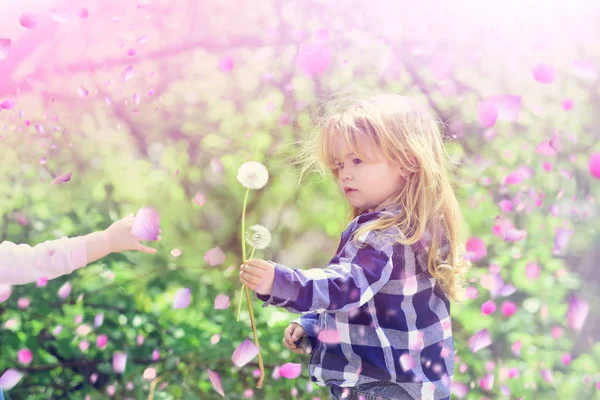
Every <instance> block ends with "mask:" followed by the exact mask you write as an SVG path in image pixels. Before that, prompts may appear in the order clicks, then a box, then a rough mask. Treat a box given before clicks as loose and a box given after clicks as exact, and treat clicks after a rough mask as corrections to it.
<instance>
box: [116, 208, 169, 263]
mask: <svg viewBox="0 0 600 400" xmlns="http://www.w3.org/2000/svg"><path fill="white" fill-rule="evenodd" d="M134 220H135V217H134V216H133V214H131V215H128V216H127V217H125V218H123V219H121V220H119V221H117V222H114V223H113V224H112V225H111V226H109V227H108V228H106V230H105V231H104V235H105V237H106V241H107V243H108V247H109V251H110V253H120V252H122V251H126V250H137V251H141V252H142V253H148V254H154V253H156V249H153V248H152V247H147V246H144V245H143V244H142V243H140V240H141V239H139V238H136V237H135V236H133V234H132V233H131V227H132V226H133V221H134ZM160 232H162V229H161V230H160V231H159V233H160ZM160 240H161V237H160V236H159V237H158V239H157V240H156V241H157V242H158V241H160Z"/></svg>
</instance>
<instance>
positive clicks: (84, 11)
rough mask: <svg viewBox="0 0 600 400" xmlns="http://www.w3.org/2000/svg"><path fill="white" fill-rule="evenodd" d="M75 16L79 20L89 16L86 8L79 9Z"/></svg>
mask: <svg viewBox="0 0 600 400" xmlns="http://www.w3.org/2000/svg"><path fill="white" fill-rule="evenodd" d="M77 15H78V16H79V18H81V19H86V18H87V17H88V16H89V15H90V14H89V12H88V9H87V8H80V9H79V11H78V12H77Z"/></svg>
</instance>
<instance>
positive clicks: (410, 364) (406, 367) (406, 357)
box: [400, 353, 417, 371]
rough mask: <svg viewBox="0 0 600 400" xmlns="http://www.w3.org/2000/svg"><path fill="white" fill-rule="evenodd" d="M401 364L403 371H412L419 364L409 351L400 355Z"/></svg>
mask: <svg viewBox="0 0 600 400" xmlns="http://www.w3.org/2000/svg"><path fill="white" fill-rule="evenodd" d="M400 366H401V367H402V370H403V371H410V370H411V369H413V368H414V367H416V366H417V361H416V360H415V358H414V357H413V356H411V355H410V354H409V353H404V354H402V355H401V356H400Z"/></svg>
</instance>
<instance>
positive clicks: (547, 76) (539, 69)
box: [532, 64, 556, 85]
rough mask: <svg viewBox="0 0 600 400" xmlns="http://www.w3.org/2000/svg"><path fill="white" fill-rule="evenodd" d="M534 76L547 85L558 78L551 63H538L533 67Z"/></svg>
mask: <svg viewBox="0 0 600 400" xmlns="http://www.w3.org/2000/svg"><path fill="white" fill-rule="evenodd" d="M532 74H533V78H534V79H535V80H536V81H538V82H540V83H543V84H545V85H547V84H550V83H552V82H554V80H555V79H556V69H555V68H554V67H553V66H552V65H550V64H538V65H536V66H535V67H534V68H533V71H532Z"/></svg>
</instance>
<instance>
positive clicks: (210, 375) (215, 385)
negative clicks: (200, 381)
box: [207, 369, 225, 397]
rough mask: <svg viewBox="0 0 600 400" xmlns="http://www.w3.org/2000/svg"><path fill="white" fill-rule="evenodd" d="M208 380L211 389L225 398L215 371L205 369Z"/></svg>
mask: <svg viewBox="0 0 600 400" xmlns="http://www.w3.org/2000/svg"><path fill="white" fill-rule="evenodd" d="M207 372H208V379H210V383H212V385H213V388H214V389H215V391H216V392H217V393H219V394H220V395H221V396H223V397H225V392H223V388H222V387H221V376H219V374H218V373H217V372H215V371H212V370H210V369H207Z"/></svg>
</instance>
